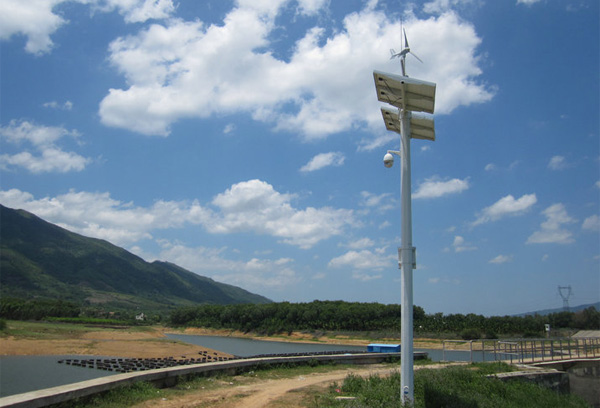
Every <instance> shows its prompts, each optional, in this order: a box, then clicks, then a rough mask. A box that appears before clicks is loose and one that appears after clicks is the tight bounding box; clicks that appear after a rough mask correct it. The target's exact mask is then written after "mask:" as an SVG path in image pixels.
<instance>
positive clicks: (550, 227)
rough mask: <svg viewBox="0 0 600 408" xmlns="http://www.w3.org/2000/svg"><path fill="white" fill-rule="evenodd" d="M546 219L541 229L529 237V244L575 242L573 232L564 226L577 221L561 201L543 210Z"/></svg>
mask: <svg viewBox="0 0 600 408" xmlns="http://www.w3.org/2000/svg"><path fill="white" fill-rule="evenodd" d="M542 214H543V215H544V216H546V221H544V222H542V224H541V225H540V229H539V230H538V231H535V232H534V233H533V234H531V236H529V238H528V239H527V243H528V244H570V243H573V242H575V239H574V238H573V234H572V233H571V232H569V231H568V230H566V229H565V228H564V226H566V225H568V224H572V223H574V222H575V220H574V219H573V218H571V217H570V216H569V215H568V214H567V210H566V209H565V206H564V205H563V204H561V203H558V204H553V205H551V206H550V207H548V208H546V209H545V210H544V211H542Z"/></svg>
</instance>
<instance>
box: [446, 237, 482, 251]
mask: <svg viewBox="0 0 600 408" xmlns="http://www.w3.org/2000/svg"><path fill="white" fill-rule="evenodd" d="M452 247H453V248H454V252H467V251H475V250H477V247H476V246H474V245H472V244H470V243H468V242H465V239H464V238H463V237H461V236H460V235H456V236H455V237H454V241H453V242H452Z"/></svg>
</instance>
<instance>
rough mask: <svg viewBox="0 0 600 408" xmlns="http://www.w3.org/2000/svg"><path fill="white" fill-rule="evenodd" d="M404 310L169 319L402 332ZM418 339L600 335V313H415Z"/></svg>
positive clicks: (190, 312) (205, 310) (314, 309)
mask: <svg viewBox="0 0 600 408" xmlns="http://www.w3.org/2000/svg"><path fill="white" fill-rule="evenodd" d="M400 311H401V309H400V306H399V305H383V304H379V303H349V302H343V301H313V302H310V303H288V302H282V303H270V304H263V305H228V306H215V305H206V306H199V307H192V308H180V309H177V310H175V311H173V312H172V313H171V319H170V323H171V324H172V325H174V326H197V327H213V328H231V329H236V330H242V331H246V332H247V331H254V332H263V333H268V334H273V333H279V332H290V331H295V330H327V331H380V332H381V331H390V332H394V331H399V330H400ZM413 317H414V329H415V333H416V334H417V335H418V334H419V333H456V334H460V335H462V336H463V337H470V338H482V337H487V338H495V337H496V336H497V335H499V334H516V335H519V336H538V337H540V336H543V335H544V325H545V324H550V325H551V327H552V328H553V329H562V328H572V329H600V312H598V311H597V310H596V309H595V308H593V307H590V308H588V309H585V310H584V311H581V312H578V313H571V312H561V313H555V314H551V315H548V316H539V315H536V316H525V317H517V316H502V317H500V316H496V317H485V316H481V315H476V314H468V315H462V314H450V315H444V314H442V313H436V314H426V313H425V311H424V310H423V308H421V307H418V306H415V307H414V309H413Z"/></svg>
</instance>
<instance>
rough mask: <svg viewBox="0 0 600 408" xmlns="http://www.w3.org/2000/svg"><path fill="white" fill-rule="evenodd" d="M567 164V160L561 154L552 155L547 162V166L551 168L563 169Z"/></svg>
mask: <svg viewBox="0 0 600 408" xmlns="http://www.w3.org/2000/svg"><path fill="white" fill-rule="evenodd" d="M567 167H569V165H568V164H567V160H566V159H565V158H564V157H563V156H554V157H552V158H551V159H550V162H549V163H548V168H549V169H551V170H564V169H566V168H567Z"/></svg>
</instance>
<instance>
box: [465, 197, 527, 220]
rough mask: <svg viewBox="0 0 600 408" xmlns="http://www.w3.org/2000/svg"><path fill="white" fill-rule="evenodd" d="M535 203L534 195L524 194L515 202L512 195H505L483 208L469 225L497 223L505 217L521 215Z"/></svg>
mask: <svg viewBox="0 0 600 408" xmlns="http://www.w3.org/2000/svg"><path fill="white" fill-rule="evenodd" d="M536 202H537V197H536V196H535V194H525V195H523V196H521V198H519V199H517V200H515V198H514V197H513V196H512V195H507V196H505V197H502V198H501V199H500V200H498V201H496V202H495V203H494V204H492V205H491V206H489V207H486V208H484V209H483V210H482V211H481V212H480V213H479V215H478V217H477V219H476V220H475V221H474V222H473V223H472V224H471V225H473V226H475V225H479V224H483V223H486V222H490V221H497V220H499V219H500V218H503V217H505V216H516V215H521V214H523V213H525V212H526V211H527V210H529V209H530V208H531V206H532V205H534V204H535V203H536Z"/></svg>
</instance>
